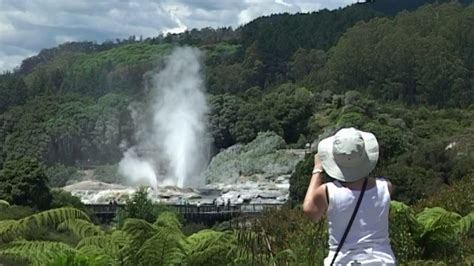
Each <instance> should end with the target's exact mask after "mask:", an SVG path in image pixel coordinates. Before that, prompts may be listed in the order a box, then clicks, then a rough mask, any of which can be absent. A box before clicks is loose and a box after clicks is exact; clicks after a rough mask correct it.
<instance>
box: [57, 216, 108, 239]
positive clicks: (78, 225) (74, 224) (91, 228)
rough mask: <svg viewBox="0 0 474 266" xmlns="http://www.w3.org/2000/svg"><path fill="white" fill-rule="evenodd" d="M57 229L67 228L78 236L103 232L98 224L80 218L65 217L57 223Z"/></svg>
mask: <svg viewBox="0 0 474 266" xmlns="http://www.w3.org/2000/svg"><path fill="white" fill-rule="evenodd" d="M58 230H69V231H71V232H73V233H74V234H75V235H76V236H77V237H79V238H84V237H89V236H94V235H101V234H103V233H104V232H103V231H102V230H101V229H100V227H99V226H97V225H94V224H93V223H91V222H89V221H86V220H82V219H67V220H65V221H64V222H62V223H60V224H59V225H58Z"/></svg>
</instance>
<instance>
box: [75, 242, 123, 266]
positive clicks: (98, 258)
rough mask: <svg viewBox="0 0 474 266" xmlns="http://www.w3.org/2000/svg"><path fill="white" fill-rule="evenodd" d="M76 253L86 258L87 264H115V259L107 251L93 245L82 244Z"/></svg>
mask: <svg viewBox="0 0 474 266" xmlns="http://www.w3.org/2000/svg"><path fill="white" fill-rule="evenodd" d="M78 255H79V256H82V257H85V258H87V259H86V260H87V262H88V265H115V264H118V263H117V262H118V261H117V259H116V258H115V257H113V256H111V255H110V254H109V252H108V251H107V250H106V249H104V248H101V247H98V246H95V245H87V246H83V247H81V248H80V249H79V250H78Z"/></svg>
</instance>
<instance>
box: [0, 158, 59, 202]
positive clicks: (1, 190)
mask: <svg viewBox="0 0 474 266" xmlns="http://www.w3.org/2000/svg"><path fill="white" fill-rule="evenodd" d="M47 181H48V178H47V176H46V174H45V171H44V167H43V166H42V165H41V164H40V163H39V162H38V161H36V160H33V159H30V158H22V159H19V160H14V161H13V160H12V161H7V162H6V163H5V165H4V168H3V170H2V171H1V172H0V197H1V198H5V199H7V200H8V201H9V202H11V203H13V204H17V205H27V206H32V207H37V208H39V209H46V208H48V207H49V205H50V203H51V193H50V191H49V188H48V186H47Z"/></svg>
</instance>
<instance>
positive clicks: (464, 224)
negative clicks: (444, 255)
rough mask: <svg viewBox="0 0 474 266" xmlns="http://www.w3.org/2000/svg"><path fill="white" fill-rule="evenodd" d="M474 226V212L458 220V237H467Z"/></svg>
mask: <svg viewBox="0 0 474 266" xmlns="http://www.w3.org/2000/svg"><path fill="white" fill-rule="evenodd" d="M473 225H474V211H473V212H470V213H469V214H468V215H466V216H464V217H462V218H461V219H459V221H458V224H457V228H458V229H457V231H458V233H459V234H460V235H462V236H465V235H467V234H468V233H469V232H470V231H471V229H472V228H473Z"/></svg>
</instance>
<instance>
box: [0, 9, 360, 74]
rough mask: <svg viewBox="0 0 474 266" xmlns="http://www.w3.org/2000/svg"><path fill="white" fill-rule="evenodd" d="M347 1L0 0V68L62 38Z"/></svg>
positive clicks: (120, 34)
mask: <svg viewBox="0 0 474 266" xmlns="http://www.w3.org/2000/svg"><path fill="white" fill-rule="evenodd" d="M352 2H354V1H352V0H159V1H156V0H102V1H96V0H75V1H64V0H0V72H2V71H4V70H9V69H12V68H13V67H15V66H18V65H19V64H20V63H21V60H22V59H24V58H25V57H28V56H31V55H33V54H36V53H38V52H39V51H40V50H41V49H43V48H49V47H54V46H56V45H58V44H60V43H62V42H65V41H81V40H84V41H97V42H102V41H105V40H115V39H117V38H119V39H123V38H127V37H128V36H131V35H135V36H143V37H152V36H157V35H159V34H160V33H163V32H164V33H167V32H174V33H175V32H182V31H184V30H186V29H193V28H198V29H199V28H204V27H214V28H217V27H224V26H225V27H227V26H233V27H237V26H239V25H242V24H244V23H247V22H249V21H251V20H253V19H255V18H256V17H259V16H263V15H271V14H274V13H282V12H288V13H296V12H311V11H315V10H318V9H320V8H330V9H332V8H337V7H340V6H344V5H347V4H350V3H352Z"/></svg>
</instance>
